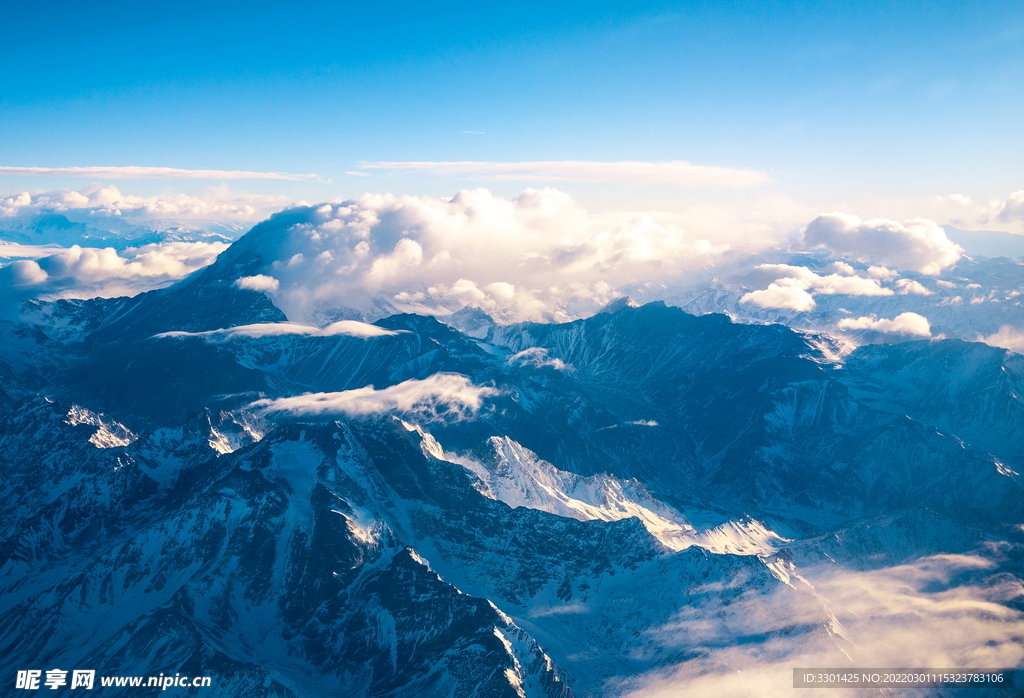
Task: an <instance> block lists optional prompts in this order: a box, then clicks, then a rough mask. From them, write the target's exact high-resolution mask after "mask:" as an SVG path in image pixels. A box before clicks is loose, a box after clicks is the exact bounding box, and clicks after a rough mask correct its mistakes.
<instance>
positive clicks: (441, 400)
mask: <svg viewBox="0 0 1024 698" xmlns="http://www.w3.org/2000/svg"><path fill="white" fill-rule="evenodd" d="M498 393H499V391H498V390H496V389H495V388H489V387H486V386H480V385H474V384H473V383H471V382H470V380H469V379H468V378H466V377H465V376H461V375H459V374H456V373H435V374H434V375H432V376H430V377H429V378H425V379H423V380H416V379H412V380H407V381H403V382H401V383H398V384H397V385H392V386H390V387H387V388H382V389H381V390H375V389H374V388H373V386H370V385H368V386H366V387H365V388H358V389H356V390H346V391H343V392H340V393H307V394H305V395H296V396H294V397H285V398H279V399H276V400H257V401H256V402H254V403H252V404H251V405H250V407H251V408H253V409H257V410H260V411H261V412H265V413H269V414H284V415H292V416H315V415H337V414H344V415H349V416H353V417H354V416H360V415H370V414H388V413H394V412H398V413H401V414H405V415H414V416H417V417H420V418H422V419H426V420H428V421H450V420H459V419H465V418H467V417H469V416H470V415H472V414H473V413H475V412H477V411H478V410H479V409H480V408H481V407H482V406H483V399H484V398H485V397H491V396H494V395H497V394H498Z"/></svg>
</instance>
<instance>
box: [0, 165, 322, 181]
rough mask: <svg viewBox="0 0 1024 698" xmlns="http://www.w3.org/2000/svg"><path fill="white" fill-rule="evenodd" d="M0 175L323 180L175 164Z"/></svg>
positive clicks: (7, 170)
mask: <svg viewBox="0 0 1024 698" xmlns="http://www.w3.org/2000/svg"><path fill="white" fill-rule="evenodd" d="M0 176H13V177H93V178H96V179H288V180H302V179H323V177H321V176H320V175H317V174H289V173H287V172H249V171H246V170H183V169H179V168H176V167H138V166H133V165H130V166H127V167H9V166H3V165H0Z"/></svg>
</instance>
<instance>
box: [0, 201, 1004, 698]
mask: <svg viewBox="0 0 1024 698" xmlns="http://www.w3.org/2000/svg"><path fill="white" fill-rule="evenodd" d="M282 220H283V219H278V220H277V222H276V224H275V225H272V226H267V225H264V226H257V227H256V228H255V229H253V231H251V232H250V233H248V234H247V235H246V236H243V237H242V238H241V239H240V240H238V241H237V242H235V243H234V244H233V245H232V246H231V247H230V248H229V249H228V250H227V251H226V252H224V253H223V254H221V256H220V257H219V258H218V260H217V261H216V262H215V263H214V264H213V265H211V266H209V267H206V268H205V269H202V270H200V271H199V272H196V273H194V274H192V275H191V276H189V277H188V278H186V279H184V280H182V281H180V282H178V283H176V284H174V285H172V286H170V287H168V288H164V289H160V290H155V291H149V292H146V293H142V294H139V295H137V296H134V297H129V298H111V299H100V298H96V299H89V300H56V301H39V300H33V301H26V302H25V303H23V304H22V305H21V307H20V310H19V317H18V319H17V320H5V321H3V322H2V323H0V336H2V339H0V413H2V414H0V463H2V464H3V475H4V477H3V478H2V480H0V489H2V491H3V496H2V497H0V502H2V504H0V507H2V513H3V516H2V517H0V521H2V522H3V523H2V531H0V656H3V657H4V658H5V660H6V661H5V664H6V665H7V666H8V667H9V668H10V667H16V668H25V669H30V668H38V669H49V668H52V667H54V666H59V667H61V668H95V669H97V670H100V673H105V674H110V675H114V674H123V675H143V674H146V675H156V674H158V673H163V674H165V675H167V674H173V673H175V672H179V673H182V674H188V675H197V674H201V673H206V674H209V675H212V676H214V677H215V679H214V681H215V682H216V686H217V688H216V695H218V696H230V697H234V696H238V697H239V698H240V697H242V696H246V697H250V696H275V697H281V698H284V697H289V698H292V697H294V698H299V697H303V698H305V697H313V696H327V695H330V696H346V697H347V696H352V697H355V696H382V697H383V696H389V697H390V696H396V697H397V696H409V697H412V696H435V695H436V696H480V697H481V698H482V697H485V696H487V697H489V696H509V697H510V698H511V697H515V696H518V697H521V698H522V697H527V696H529V697H534V696H538V697H539V696H546V697H550V698H555V697H558V698H568V697H569V696H579V697H583V696H605V695H626V694H630V693H632V692H636V691H641V690H644V689H645V687H647V686H648V684H649V682H650V680H651V677H661V678H665V677H669V676H670V675H672V672H675V671H676V670H677V669H678V667H681V666H686V665H687V663H688V662H694V661H698V660H700V659H701V658H707V657H709V656H716V655H715V652H718V651H721V650H723V649H729V648H733V649H735V648H740V647H743V648H745V647H763V648H765V651H769V650H770V649H771V648H772V647H775V646H776V645H777V643H778V642H780V641H781V640H782V639H785V640H786V641H787V642H798V643H802V645H806V646H813V647H816V648H819V649H820V651H821V652H823V653H825V654H826V655H828V656H834V657H836V658H838V659H837V661H839V660H842V661H848V662H854V663H855V662H856V661H857V658H858V657H859V656H860V655H859V654H858V652H859V651H860V650H859V645H858V638H857V637H855V636H854V635H853V634H852V633H851V632H849V630H848V628H846V627H845V626H844V623H843V621H842V619H841V616H842V615H843V609H842V608H841V607H840V605H839V604H837V603H834V602H833V600H832V599H830V598H829V596H828V594H827V593H826V592H825V591H823V590H822V589H820V588H819V587H818V585H817V584H816V582H815V575H814V574H812V573H811V571H813V570H822V569H824V570H831V571H844V570H852V571H858V572H870V571H872V570H881V569H887V568H892V567H898V566H901V565H908V564H912V563H914V561H917V560H921V559H923V558H929V559H939V558H941V556H967V555H974V556H984V558H985V560H986V561H987V562H986V565H987V566H985V567H984V569H983V570H982V571H983V572H984V575H985V579H989V580H992V579H1001V580H1004V581H1005V580H1007V579H1011V580H1017V579H1020V578H1021V574H1024V567H1022V566H1021V561H1022V557H1021V555H1020V550H1021V548H1020V546H1021V544H1022V543H1024V534H1022V529H1021V523H1022V522H1024V497H1022V491H1021V484H1022V483H1021V477H1020V475H1019V473H1020V472H1024V471H1022V468H1024V458H1022V456H1021V454H1022V452H1024V450H1022V446H1024V443H1022V439H1024V436H1022V435H1024V398H1022V395H1024V357H1022V356H1021V355H1019V354H1016V353H1013V352H1010V351H1008V350H1006V349H1000V348H997V347H992V346H989V345H986V344H981V343H977V342H971V341H964V340H963V339H952V338H946V339H934V338H933V339H921V340H916V341H904V342H900V343H894V344H881V343H878V344H865V345H863V346H859V347H856V348H854V347H852V346H851V345H850V344H848V343H847V342H844V341H841V340H838V339H835V338H833V337H832V336H830V335H829V334H827V333H825V332H823V331H816V330H813V329H812V330H808V331H798V330H795V329H792V328H791V327H789V326H787V325H786V324H782V323H773V322H770V320H786V321H788V320H790V319H791V318H789V317H775V318H769V317H756V318H748V319H751V320H756V322H751V323H749V324H748V323H744V322H740V321H738V316H737V313H735V312H733V313H732V315H733V316H732V317H730V315H728V314H725V313H723V312H722V311H735V310H737V309H738V308H739V294H738V293H737V292H735V291H734V290H729V289H726V288H725V286H727V284H725V282H722V283H723V286H721V287H716V288H712V289H711V290H708V291H704V292H702V293H701V294H699V295H696V296H694V297H692V298H690V299H689V300H687V301H686V302H683V303H680V305H682V306H683V307H682V308H680V307H675V306H672V305H666V304H665V303H664V302H662V301H654V302H649V303H646V304H644V305H642V306H638V305H636V304H635V303H630V302H626V301H625V300H623V301H621V302H619V303H616V304H613V305H611V306H609V307H607V308H606V310H605V311H604V312H601V313H598V314H596V315H593V316H591V317H588V318H585V319H579V320H576V321H573V322H568V323H561V324H544V323H530V322H527V323H517V324H511V325H501V324H497V323H494V322H493V321H492V320H490V318H488V317H487V316H486V315H484V314H483V313H481V312H480V311H472V310H466V311H462V312H460V313H457V314H455V315H453V316H449V317H445V318H440V319H439V318H436V317H430V316H424V315H416V314H409V313H398V312H394V309H393V308H392V309H390V310H389V309H387V308H386V307H384V306H383V305H378V306H377V308H376V310H375V311H374V313H371V315H369V316H367V315H365V314H363V315H360V314H359V313H349V314H344V313H340V311H339V312H335V314H334V315H331V316H324V317H323V318H322V320H323V322H322V323H320V324H317V325H302V324H298V323H296V322H290V321H289V318H288V317H287V316H286V315H285V314H284V313H283V312H282V311H281V310H280V309H279V308H278V307H276V306H275V305H274V303H273V302H272V301H271V299H270V298H269V297H268V296H267V295H266V294H265V293H263V292H262V291H261V290H258V289H254V288H252V287H251V285H250V287H247V285H246V284H245V283H240V280H241V279H245V278H251V277H253V276H255V275H258V274H260V273H261V271H262V270H264V269H266V268H267V266H268V265H269V264H271V263H272V262H274V261H275V260H276V259H277V253H276V250H279V249H283V248H285V247H286V244H285V243H286V240H284V239H282V237H281V236H286V235H288V234H289V233H288V231H289V227H288V225H285V224H282ZM286 222H287V221H285V223H286ZM961 264H962V265H964V264H966V265H967V266H970V265H972V264H973V265H976V266H971V267H970V268H971V270H973V271H972V272H971V273H972V274H973V273H977V274H981V273H986V274H1002V275H1007V278H1010V277H1013V279H1015V280H1016V281H1017V282H1019V278H1017V275H1019V271H1018V270H1019V268H1020V266H1019V263H1017V262H1011V261H1008V260H1002V261H1000V260H995V261H993V262H984V263H983V262H974V261H967V262H962V263H961ZM985 265H987V266H985ZM959 268H961V267H958V269H959ZM964 268H966V267H964ZM964 274H965V280H966V279H968V278H973V276H968V275H967V272H964ZM726 291H728V292H726ZM950 293H952V291H950ZM942 297H943V298H945V297H946V296H942ZM834 298H838V297H834ZM915 298H918V299H920V301H921V302H927V303H930V304H931V306H929V307H931V308H932V309H933V310H934V308H938V307H940V306H941V303H940V301H939V300H938V298H939V296H938V295H936V296H935V297H932V296H925V295H920V296H916V297H915ZM848 300H849V299H846V302H848ZM360 302H362V301H360ZM823 302H824V301H823ZM836 302H839V301H838V300H837V301H836ZM858 302H868V301H867V300H863V299H858ZM337 307H347V308H349V309H351V308H354V307H356V306H355V305H354V303H353V304H346V299H339V300H338V303H337ZM941 307H947V306H941ZM948 307H949V308H951V309H950V310H949V311H948V312H949V316H948V318H947V317H946V316H942V318H941V319H939V318H934V319H933V325H940V324H941V325H942V326H943V327H945V326H949V327H951V328H955V327H956V318H955V310H954V309H952V308H953V305H952V304H949V305H948ZM1002 307H1008V306H1007V305H1004V306H1002ZM684 308H686V309H689V310H690V311H694V312H695V314H691V312H687V311H686V310H684ZM822 312H824V311H822ZM858 312H860V311H858ZM1014 312H1016V311H1014ZM374 314H375V315H379V316H380V317H376V316H374ZM929 317H931V315H930V316H929ZM441 320H445V322H442V321H441ZM367 321H372V322H367ZM789 324H793V323H789ZM819 324H821V325H824V324H825V323H824V322H822V323H819ZM993 331H994V330H993ZM960 334H961V335H962V334H965V333H964V332H963V331H961V332H960ZM979 569H981V568H979ZM976 574H981V572H977V571H976ZM745 604H755V605H758V606H759V607H761V608H766V609H771V608H773V607H775V606H776V605H777V606H779V607H789V606H793V607H796V606H799V607H800V608H802V609H805V611H804V612H802V613H800V614H798V615H795V616H793V617H792V618H790V619H786V618H784V617H783V616H782V615H781V614H780V618H783V622H781V623H780V624H779V626H778V627H772V628H771V629H770V630H757V629H756V628H755V629H754V630H750V629H749V628H747V627H746V626H744V627H743V628H740V627H733V626H730V625H729V624H728V623H727V622H726V621H725V619H726V618H727V617H729V613H730V612H729V609H740V608H743V607H745V606H744V605H745ZM1014 604H1017V605H1014ZM1018 606H1019V601H1010V602H1007V603H1006V604H1004V605H1003V607H1004V608H1005V609H1006V611H1007V613H1016V612H1019V610H1020V609H1019V608H1018ZM716 624H718V625H716ZM708 626H714V627H715V628H717V629H716V630H715V632H709V631H708ZM669 630H671V632H669ZM1011 644H1012V643H1011ZM1018 648H1019V646H1018ZM1006 656H1011V655H1006ZM1013 661H1016V660H1013ZM716 670H717V671H721V672H725V673H730V672H733V673H735V672H739V670H738V669H734V668H730V667H728V666H719V667H718V668H717V669H716ZM740 673H742V672H740ZM104 690H105V691H108V692H106V693H103V695H121V694H123V695H130V694H132V691H133V690H135V693H138V690H137V689H129V688H126V689H124V690H123V691H121V692H120V693H119V692H118V689H116V688H108V689H104ZM758 694H759V693H758V689H757V688H756V686H752V687H749V695H758Z"/></svg>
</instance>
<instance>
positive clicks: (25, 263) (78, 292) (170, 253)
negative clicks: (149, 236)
mask: <svg viewBox="0 0 1024 698" xmlns="http://www.w3.org/2000/svg"><path fill="white" fill-rule="evenodd" d="M227 247H228V246H227V244H226V243H222V242H212V243H210V242H168V243H160V244H151V245H143V246H141V247H134V248H128V249H126V250H122V251H121V252H118V251H117V250H115V249H113V248H111V247H107V248H103V249H99V248H93V247H79V246H78V245H74V246H72V247H70V248H68V249H65V250H60V251H58V252H55V253H53V254H49V255H47V256H43V257H38V258H36V259H19V260H15V261H13V262H9V263H8V264H5V265H3V266H0V298H5V297H6V298H11V297H14V298H21V297H39V298H44V299H55V298H94V297H106V298H111V297H115V296H132V295H135V294H137V293H140V292H142V291H147V290H150V289H153V288H159V287H161V286H165V285H167V284H169V283H172V282H173V281H175V280H177V279H181V278H183V277H184V276H187V275H188V274H191V273H192V272H193V271H196V270H197V269H201V268H202V267H205V266H207V265H209V264H212V263H213V261H214V260H215V259H216V258H217V255H219V254H220V253H221V252H223V251H224V250H226V249H227Z"/></svg>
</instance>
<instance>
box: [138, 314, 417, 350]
mask: <svg viewBox="0 0 1024 698" xmlns="http://www.w3.org/2000/svg"><path fill="white" fill-rule="evenodd" d="M397 334H401V332H400V331H397V330H388V329H385V328H383V327H377V326H376V325H370V324H368V323H365V322H357V321H355V320H342V321H340V322H335V323H332V324H330V325H328V326H327V327H313V326H311V325H299V324H297V323H294V322H261V323H257V324H255V325H237V326H235V327H227V328H224V329H221V330H207V331H206V332H163V333H161V334H158V335H155V338H156V339H161V338H180V337H201V338H202V339H203V340H204V341H206V342H208V343H210V344H222V343H224V342H230V341H232V340H235V339H239V338H246V339H257V338H261V337H286V336H292V335H303V336H307V337H336V336H339V335H343V336H346V337H360V338H362V339H369V338H370V337H393V336H395V335H397Z"/></svg>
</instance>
